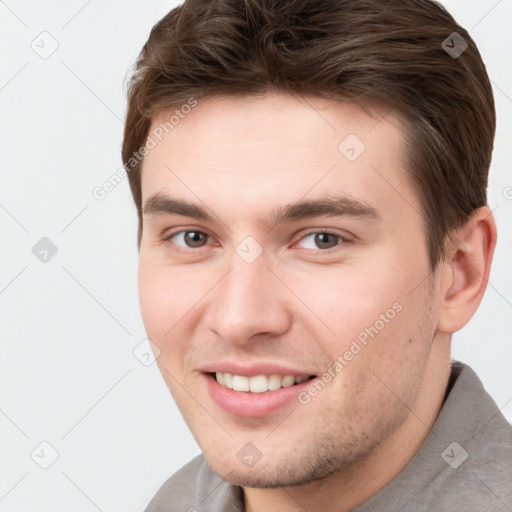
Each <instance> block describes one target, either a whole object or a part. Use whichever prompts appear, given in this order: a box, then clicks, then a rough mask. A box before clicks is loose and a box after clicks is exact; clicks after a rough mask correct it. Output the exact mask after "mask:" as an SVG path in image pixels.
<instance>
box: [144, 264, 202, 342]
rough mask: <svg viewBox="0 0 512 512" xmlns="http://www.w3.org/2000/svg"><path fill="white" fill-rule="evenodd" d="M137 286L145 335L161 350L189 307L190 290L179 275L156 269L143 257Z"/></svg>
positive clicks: (162, 268) (165, 269) (192, 294)
mask: <svg viewBox="0 0 512 512" xmlns="http://www.w3.org/2000/svg"><path fill="white" fill-rule="evenodd" d="M138 286H139V301H140V309H141V313H142V318H143V321H144V325H145V327H146V331H147V333H148V336H149V337H150V338H151V339H153V340H154V341H155V342H156V343H157V344H158V345H159V346H160V347H162V346H163V344H165V340H166V339H168V338H169V337H170V336H171V335H172V334H173V331H174V330H175V329H176V327H175V326H177V325H179V321H180V320H181V319H182V318H183V317H184V316H185V314H186V313H187V310H189V309H190V307H191V305H192V304H193V301H194V298H195V294H194V291H193V286H187V279H186V277H185V276H183V272H180V273H178V272H176V271H173V269H171V268H168V267H167V268H166V267H165V266H162V265H159V264H158V262H156V261H154V260H150V258H146V257H145V256H144V255H141V257H140V260H139V274H138Z"/></svg>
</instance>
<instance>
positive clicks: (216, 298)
mask: <svg viewBox="0 0 512 512" xmlns="http://www.w3.org/2000/svg"><path fill="white" fill-rule="evenodd" d="M212 291H214V293H213V294H212V296H211V298H210V302H209V305H208V307H207V310H206V311H205V312H204V314H205V315H206V316H205V318H204V320H205V322H206V325H207V327H208V328H209V329H210V330H211V331H213V332H215V333H216V334H217V335H218V336H220V337H221V338H222V339H223V340H224V341H226V342H228V343H231V344H245V343H248V342H250V341H251V340H252V339H254V338H255V337H257V336H258V335H261V336H265V337H273V336H277V335H280V334H283V333H285V332H286V331H287V330H288V329H289V328H290V326H291V322H292V313H291V310H290V307H289V306H290V305H289V303H288V302H287V297H286V290H285V289H284V287H283V286H282V284H281V283H280V282H279V280H278V279H277V278H276V276H275V275H274V274H273V273H272V271H271V270H270V268H269V267H268V266H267V262H266V259H265V258H264V257H260V258H258V260H256V261H254V262H253V263H247V262H245V261H244V260H243V259H242V258H240V257H239V256H238V255H236V254H235V255H234V257H233V260H232V265H231V270H230V271H229V272H228V273H227V274H226V276H225V277H224V278H223V279H222V280H221V282H219V284H218V285H217V286H216V287H215V289H214V290H212ZM288 299H289V297H288Z"/></svg>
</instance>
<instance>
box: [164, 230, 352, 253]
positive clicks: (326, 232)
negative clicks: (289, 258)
mask: <svg viewBox="0 0 512 512" xmlns="http://www.w3.org/2000/svg"><path fill="white" fill-rule="evenodd" d="M188 232H193V233H200V234H202V235H205V236H206V237H208V238H211V237H210V235H208V233H205V232H204V231H199V230H195V229H180V230H179V231H174V232H173V233H170V234H169V235H167V236H165V237H164V238H163V241H164V242H171V243H173V244H174V245H176V246H177V247H178V248H179V249H178V250H180V251H186V252H188V251H194V250H195V249H202V248H203V247H204V246H200V247H197V248H194V247H184V246H182V245H178V244H175V243H174V242H172V241H171V239H172V238H173V237H174V236H176V235H179V234H181V233H188ZM311 235H330V236H333V237H335V238H337V239H339V243H337V244H336V245H335V246H334V247H329V248H328V249H306V250H308V251H315V252H318V253H320V252H321V253H328V252H331V251H334V250H336V249H337V248H338V247H339V246H341V245H345V244H347V243H351V242H352V240H351V239H350V238H348V237H345V236H343V235H340V234H339V233H335V232H334V231H330V230H328V229H326V230H316V231H310V232H309V233H305V234H304V235H303V236H302V237H301V238H300V239H299V242H300V241H302V240H304V239H305V238H307V237H308V236H311ZM299 242H296V243H295V244H294V246H295V245H297V244H298V243H299Z"/></svg>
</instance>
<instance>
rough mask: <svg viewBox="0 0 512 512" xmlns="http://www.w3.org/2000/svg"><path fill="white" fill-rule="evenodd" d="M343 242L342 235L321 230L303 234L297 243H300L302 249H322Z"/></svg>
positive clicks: (330, 247)
mask: <svg viewBox="0 0 512 512" xmlns="http://www.w3.org/2000/svg"><path fill="white" fill-rule="evenodd" d="M343 242H346V240H345V238H343V237H342V236H340V235H336V234H334V233H329V232H327V231H322V232H318V233H310V234H309V235H306V236H304V237H303V238H302V239H301V240H300V242H299V244H300V245H302V249H313V250H319V249H320V250H322V249H332V248H333V247H336V246H337V245H340V244H342V243H343ZM299 244H298V245H299Z"/></svg>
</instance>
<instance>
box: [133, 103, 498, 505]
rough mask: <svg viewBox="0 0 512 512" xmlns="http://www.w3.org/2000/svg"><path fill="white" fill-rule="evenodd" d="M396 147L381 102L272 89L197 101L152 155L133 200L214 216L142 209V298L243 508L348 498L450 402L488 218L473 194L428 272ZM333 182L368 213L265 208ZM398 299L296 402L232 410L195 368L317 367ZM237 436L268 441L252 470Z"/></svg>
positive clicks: (397, 134) (178, 394) (396, 461)
mask: <svg viewBox="0 0 512 512" xmlns="http://www.w3.org/2000/svg"><path fill="white" fill-rule="evenodd" d="M368 107H369V108H368ZM387 112H388V113H387ZM386 113H387V115H385V116H384V115H383V114H386ZM168 115H169V113H168V112H162V113H161V115H160V116H157V117H156V118H155V119H154V122H153V126H154V127H156V126H158V124H159V123H160V122H162V121H163V120H164V119H165V118H166V117H167V118H168ZM349 134H355V135H356V136H357V137H358V138H359V139H360V140H361V141H362V142H363V143H364V144H365V146H366V149H365V150H364V152H363V153H362V154H361V155H360V156H359V157H358V158H357V159H356V160H354V161H350V160H349V159H347V158H346V156H345V155H344V154H343V151H340V150H339V145H340V143H341V142H342V141H343V140H344V139H345V138H346V137H347V135H349ZM342 147H343V145H342ZM403 148H404V131H403V127H402V124H401V122H400V119H399V118H398V117H396V116H394V115H393V114H392V113H389V108H383V107H379V106H378V105H375V104H373V105H366V108H365V109H363V108H361V106H359V105H357V104H340V103H334V102H329V101H327V100H321V99H319V98H295V97H292V96H289V95H286V94H281V93H272V94H267V95H266V96H264V97H261V98H227V97H224V98H221V97H211V98H207V99H203V100H201V101H200V102H199V104H198V106H197V107H195V108H194V109H193V111H192V112H191V113H190V114H188V115H187V117H186V118H185V119H183V120H181V121H180V123H179V124H178V125H177V126H175V127H174V129H173V130H172V131H171V132H170V133H169V134H167V135H166V136H165V137H164V138H163V140H162V141H161V142H160V143H159V144H158V145H157V146H156V147H154V148H153V149H151V150H150V151H149V153H148V154H147V156H146V157H145V160H144V165H143V172H142V196H143V204H144V202H145V201H147V200H148V199H149V198H150V197H151V196H153V195H154V194H157V193H159V194H165V195H168V196H172V197H173V198H175V199H180V200H185V201H188V202H191V203H194V204H196V205H199V206H201V207H202V208H205V209H207V210H208V211H209V213H210V214H211V215H212V216H213V220H211V221H210V220H198V219H196V218H192V217H189V216H184V215H168V214H162V213H161V214H157V213H151V214H147V215H144V220H143V236H142V241H141V246H140V266H139V291H140V304H141V310H142V315H143V319H144V324H145V327H146V330H147V333H148V336H149V338H150V339H151V340H152V341H153V343H154V344H155V345H156V346H158V348H159V350H160V352H161V353H160V356H159V357H158V359H157V362H158V365H159V368H160V370H161V372H162V375H163V377H164V379H165V381H166V383H167V384H168V386H169V389H170V391H171V393H172V395H173V397H174V399H175V401H176V403H177V405H178V407H179V409H180V410H181V412H182V414H183V416H184V418H185V421H186V422H187V424H188V426H189V428H190V429H191V431H192V433H193V435H194V437H195V439H196V440H197V442H198V444H199V446H200V448H201V450H202V452H203V453H204V455H205V457H206V460H207V462H208V464H209V465H210V467H211V468H212V470H213V471H214V472H216V473H217V474H218V475H219V476H221V477H222V478H224V479H226V480H228V481H230V482H232V483H235V484H238V485H242V486H244V488H245V489H244V497H245V504H246V509H247V510H248V511H249V512H250V511H258V512H259V511H263V510H265V511H272V510H279V511H295V510H304V509H306V510H335V511H342V510H350V509H351V508H353V507H355V506H357V505H359V504H360V503H362V502H363V501H365V500H366V499H367V498H368V497H370V496H371V495H373V494H375V492H377V491H378V490H379V489H380V488H382V487H383V486H384V485H386V484H387V483H388V482H389V481H391V480H392V479H393V477H394V476H396V474H398V472H399V471H400V470H401V469H402V468H403V467H404V466H405V465H406V464H407V462H408V461H409V460H410V459H411V458H412V456H413V455H414V453H415V451H416V450H417V449H418V447H419V446H420V445H421V443H422V441H423V440H424V439H425V437H426V436H427V434H428V432H429V430H430V428H431V426H432V424H433V422H434V421H435V418H436V416H437V414H438V412H439V409H440V407H441V406H442V400H443V397H444V393H445V389H446V384H447V380H448V377H449V371H450V358H449V345H450V333H452V332H455V331H456V330H458V329H460V328H461V327H462V326H463V325H465V323H466V322H467V321H468V320H469V319H470V318H471V316H472V314H473V313H474V311H475V310H476V308H477V307H478V304H479V303H480V300H481V297H482V295H483V292H484V289H485V278H486V277H488V274H489V267H490V261H491V258H492V252H493V248H494V244H495V239H496V232H495V227H494V220H493V218H492V214H491V213H490V211H489V210H488V208H486V207H485V208H481V209H480V210H478V211H477V212H475V215H474V216H473V217H472V218H471V219H470V221H469V222H468V224H467V225H466V226H464V227H463V228H461V229H460V230H459V231H458V232H457V233H454V234H453V237H452V238H451V239H450V241H449V245H448V251H447V258H446V260H445V261H443V262H442V263H441V264H440V265H439V266H438V268H437V269H436V272H432V270H431V268H430V265H429V260H428V252H427V245H426V237H425V227H424V221H423V218H422V216H421V214H420V212H421V206H420V201H419V198H418V195H417V193H416V191H415V190H414V188H413V186H412V184H411V182H410V180H409V177H408V173H407V169H406V168H405V167H406V158H405V155H404V151H403ZM342 195H343V196H345V197H349V198H351V199H355V200H357V201H360V202H362V203H364V204H366V205H368V206H370V207H371V208H372V209H373V210H374V211H375V212H377V217H376V218H375V217H366V216H353V215H339V216H328V215H320V216H315V217H311V218H305V219H300V220H292V221H284V222H282V223H279V224H274V223H272V222H270V221H269V219H268V218H267V217H268V216H269V215H270V212H271V211H272V210H276V209H278V208H279V207H284V206H285V205H287V204H289V203H293V202H295V201H298V200H304V199H310V200H313V199H320V198H325V197H333V196H342ZM184 230H189V231H195V232H197V231H200V232H202V233H205V235H207V236H204V237H203V238H202V240H203V242H204V243H203V245H201V244H199V246H196V247H189V246H187V243H186V239H185V238H184V237H183V236H182V235H183V231H184ZM325 231H328V232H331V233H333V236H332V237H330V238H328V239H327V240H328V241H329V243H330V245H331V247H330V248H327V249H325V248H324V249H321V248H319V247H318V245H315V237H314V234H312V233H322V232H325ZM179 232H181V234H177V233H179ZM172 234H175V236H173V237H171V238H169V239H168V240H165V238H166V237H169V236H170V235H172ZM248 236H251V237H253V238H254V239H255V240H256V241H257V242H258V244H259V246H260V247H261V248H262V250H263V252H262V253H261V255H260V256H259V257H258V258H257V259H256V260H255V261H254V262H252V263H250V264H249V263H247V262H246V261H244V259H243V258H241V257H240V256H239V255H238V254H237V252H236V249H237V246H238V245H239V244H240V242H242V241H243V240H244V239H245V238H246V237H248ZM338 237H341V238H338ZM394 304H395V307H398V308H399V309H400V311H399V312H397V313H396V315H394V317H393V318H392V319H390V320H389V321H388V322H386V323H385V324H384V327H383V328H382V329H379V332H378V334H377V335H376V336H374V337H373V338H372V339H369V341H368V343H367V345H366V346H364V347H363V348H362V350H360V351H359V352H358V353H357V354H356V355H354V357H353V358H352V359H351V360H350V361H348V362H347V364H346V365H344V367H343V369H342V370H341V371H339V372H336V376H335V377H334V378H333V379H332V380H331V381H330V382H329V383H328V384H327V385H326V386H325V387H324V388H323V389H322V390H321V391H320V392H319V393H318V394H317V395H316V396H314V397H313V398H312V399H311V400H310V401H309V403H307V404H306V405H303V404H301V403H299V402H298V401H295V400H293V401H292V402H291V403H289V404H287V405H286V406H284V407H282V408H281V409H279V410H278V411H276V412H274V413H272V414H270V415H268V416H266V417H263V418H250V417H249V418H248V417H239V416H234V415H232V414H229V413H227V412H226V411H225V410H223V409H222V408H221V407H220V406H219V405H217V403H216V402H214V401H213V400H212V398H211V397H210V396H209V394H208V392H207V389H206V385H205V378H206V377H205V375H204V374H203V373H202V372H201V368H203V367H204V366H205V365H206V364H210V363H212V362H217V361H236V362H237V363H240V364H250V363H254V362H275V363H279V364H284V365H287V366H291V367H292V368H297V369H298V370H301V372H300V373H306V374H310V375H317V376H320V375H322V373H323V372H325V371H327V370H328V369H329V368H330V367H331V368H332V366H333V363H334V362H335V361H336V360H339V359H337V358H338V356H343V355H344V354H345V352H346V351H347V350H349V349H350V346H351V343H352V342H353V340H354V339H356V338H357V336H358V334H360V333H361V332H362V331H364V329H365V328H368V327H369V326H373V325H375V324H376V321H377V320H379V319H380V318H382V317H381V315H382V314H386V311H388V310H389V309H390V308H392V307H393V305H394ZM397 304H398V306H396V305H397ZM247 443H252V444H253V445H255V446H256V447H257V449H258V450H259V452H261V459H260V460H259V461H258V462H257V463H256V464H255V465H254V466H253V467H251V468H248V467H245V466H244V465H243V464H241V462H240V460H239V458H238V457H237V452H238V451H239V450H240V449H241V448H243V447H244V446H245V445H246V444H247ZM341 496H343V500H340V497H341Z"/></svg>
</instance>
